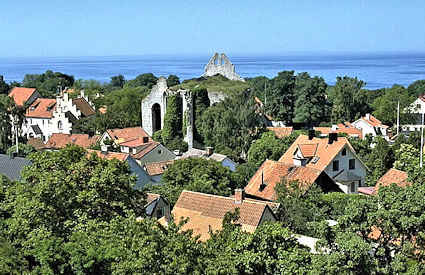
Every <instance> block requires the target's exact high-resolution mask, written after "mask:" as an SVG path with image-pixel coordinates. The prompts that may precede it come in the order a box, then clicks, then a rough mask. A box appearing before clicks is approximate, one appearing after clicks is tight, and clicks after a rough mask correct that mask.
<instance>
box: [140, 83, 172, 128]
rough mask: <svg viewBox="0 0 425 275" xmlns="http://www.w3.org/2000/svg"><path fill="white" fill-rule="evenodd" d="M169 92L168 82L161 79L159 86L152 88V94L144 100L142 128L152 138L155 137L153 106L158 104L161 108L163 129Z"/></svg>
mask: <svg viewBox="0 0 425 275" xmlns="http://www.w3.org/2000/svg"><path fill="white" fill-rule="evenodd" d="M167 90H168V87H167V80H166V79H165V78H164V77H160V78H159V80H158V82H157V84H156V85H155V86H153V87H152V90H151V92H150V94H149V95H148V96H147V97H146V98H144V99H143V100H142V104H141V105H142V106H141V107H142V127H143V129H144V130H145V131H146V133H148V135H150V136H152V135H153V124H152V106H153V105H154V104H156V103H158V104H159V106H160V107H161V129H162V127H163V126H164V116H165V111H166V110H165V108H166V106H167V104H166V97H165V93H166V92H167Z"/></svg>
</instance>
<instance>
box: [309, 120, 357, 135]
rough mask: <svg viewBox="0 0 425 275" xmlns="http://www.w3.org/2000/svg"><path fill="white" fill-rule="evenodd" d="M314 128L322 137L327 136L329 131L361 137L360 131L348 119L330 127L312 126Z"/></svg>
mask: <svg viewBox="0 0 425 275" xmlns="http://www.w3.org/2000/svg"><path fill="white" fill-rule="evenodd" d="M314 130H315V131H318V132H320V133H321V136H322V137H327V136H328V135H329V134H330V133H337V134H339V133H341V134H347V136H349V137H355V138H362V131H361V130H360V129H357V128H356V127H354V126H353V125H352V124H351V123H350V122H348V121H346V122H344V123H339V124H337V125H332V127H314Z"/></svg>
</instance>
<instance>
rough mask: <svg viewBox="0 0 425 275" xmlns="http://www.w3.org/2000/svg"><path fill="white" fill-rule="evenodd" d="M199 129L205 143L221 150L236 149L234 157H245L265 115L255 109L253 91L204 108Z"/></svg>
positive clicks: (262, 123) (261, 126) (232, 150)
mask: <svg viewBox="0 0 425 275" xmlns="http://www.w3.org/2000/svg"><path fill="white" fill-rule="evenodd" d="M198 125H199V127H197V130H198V132H199V133H200V134H201V136H202V138H203V140H204V143H205V145H207V146H212V147H214V148H215V150H216V151H218V152H226V153H228V152H233V154H232V155H231V157H232V158H233V159H236V160H237V159H239V158H241V157H242V158H246V155H247V153H248V150H249V147H250V146H251V144H252V142H253V141H254V140H255V139H257V138H258V137H259V136H260V135H261V133H262V132H263V131H264V129H265V122H264V120H263V118H262V116H261V115H260V114H258V113H256V112H255V108H254V100H253V98H252V96H251V95H250V93H245V94H242V95H238V96H231V97H228V98H226V99H225V100H223V101H222V102H220V103H217V104H215V105H213V106H211V107H209V108H208V109H207V110H205V111H204V112H203V114H202V115H201V118H200V122H199V124H198Z"/></svg>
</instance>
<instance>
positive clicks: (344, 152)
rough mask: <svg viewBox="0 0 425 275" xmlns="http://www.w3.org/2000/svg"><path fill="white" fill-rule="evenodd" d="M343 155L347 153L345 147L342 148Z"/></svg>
mask: <svg viewBox="0 0 425 275" xmlns="http://www.w3.org/2000/svg"><path fill="white" fill-rule="evenodd" d="M341 155H343V156H345V155H347V149H345V148H344V149H342V152H341Z"/></svg>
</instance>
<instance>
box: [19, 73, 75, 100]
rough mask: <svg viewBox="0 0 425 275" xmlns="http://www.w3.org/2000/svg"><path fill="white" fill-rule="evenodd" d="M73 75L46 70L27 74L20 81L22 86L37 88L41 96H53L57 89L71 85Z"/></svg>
mask: <svg viewBox="0 0 425 275" xmlns="http://www.w3.org/2000/svg"><path fill="white" fill-rule="evenodd" d="M73 84H74V77H73V76H71V75H67V74H63V73H60V72H52V71H50V70H47V71H46V72H45V73H43V74H27V75H25V77H24V80H23V82H22V86H23V87H28V88H37V91H39V92H40V94H41V96H42V97H49V98H53V97H54V96H55V95H56V94H57V91H58V89H59V87H60V88H61V89H64V88H65V87H72V86H73Z"/></svg>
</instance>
